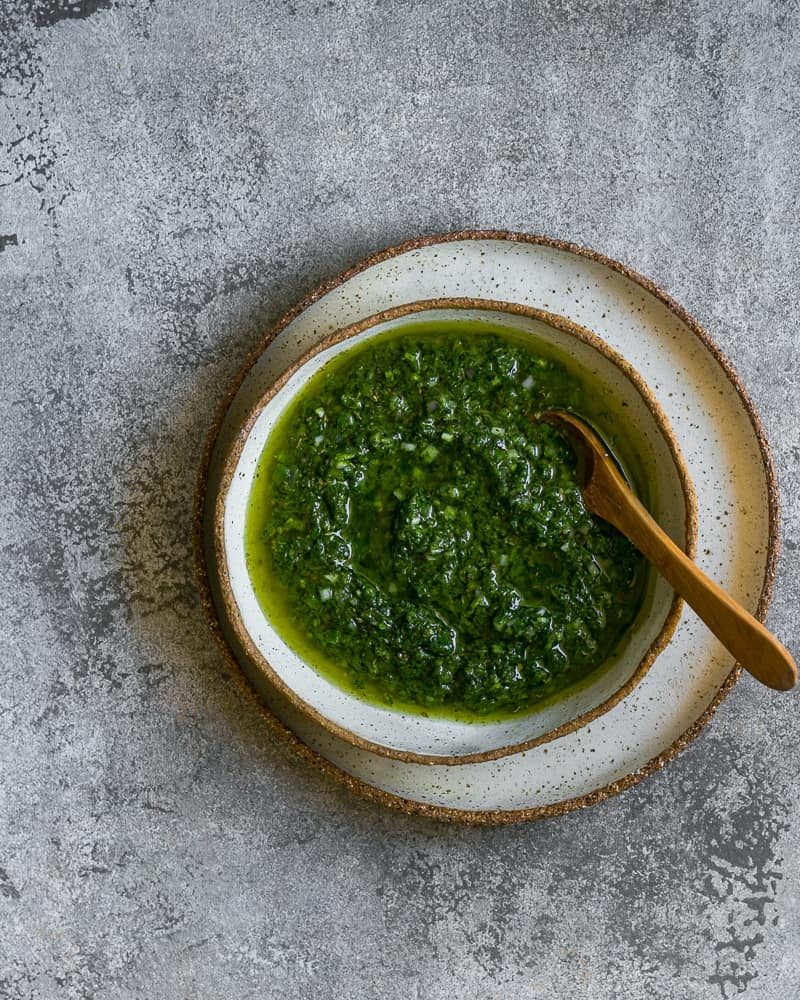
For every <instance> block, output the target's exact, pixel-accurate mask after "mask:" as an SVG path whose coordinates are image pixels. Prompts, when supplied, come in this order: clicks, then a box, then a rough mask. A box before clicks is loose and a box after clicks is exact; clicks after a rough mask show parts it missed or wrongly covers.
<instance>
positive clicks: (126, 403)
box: [0, 0, 800, 1000]
mask: <svg viewBox="0 0 800 1000" xmlns="http://www.w3.org/2000/svg"><path fill="white" fill-rule="evenodd" d="M467 7H469V8H470V9H467ZM799 37H800V4H798V2H797V0H793V2H788V3H775V4H772V3H765V2H757V0H743V2H740V3H737V4H728V3H725V2H723V0H715V2H709V3H698V2H686V3H685V2H680V0H669V2H663V0H645V2H637V3H632V2H631V3H625V2H619V3H596V2H588V0H585V2H561V3H559V2H556V0H551V2H541V3H522V2H517V0H508V2H503V3H496V4H495V3H490V4H472V5H461V4H458V3H455V2H452V0H439V2H436V0H418V2H404V0H396V2H394V3H388V2H386V3H375V4H371V3H368V2H365V0H353V2H349V0H348V2H342V0H327V2H318V3H314V4H306V3H303V2H302V0H294V2H285V3H279V2H267V0H192V2H191V3H183V2H180V0H138V2H137V0H124V2H102V0H83V2H81V0H75V2H71V3H70V2H66V0H0V75H2V80H0V145H1V146H2V154H0V155H1V156H2V159H0V250H2V253H0V316H2V319H0V350H1V352H2V353H1V355H0V381H1V382H2V393H1V394H0V410H1V417H0V419H1V420H2V434H1V435H0V463H1V465H0V498H1V499H0V507H1V509H2V522H1V526H0V530H1V531H2V542H1V550H2V585H1V586H0V604H1V607H0V632H1V634H2V685H1V686H0V997H2V998H3V1000H45V998H48V1000H49V998H56V997H58V998H61V997H65V998H87V1000H88V998H104V1000H105V998H109V1000H111V998H114V1000H132V998H159V997H165V998H196V997H212V998H215V997H219V998H232V1000H239V998H250V997H253V998H255V997H287V998H315V1000H316V998H320V1000H327V998H331V1000H333V998H336V1000H342V998H354V1000H372V998H381V1000H383V998H385V1000H401V998H402V1000H407V998H408V1000H413V998H415V1000H451V998H453V997H468V998H471V997H480V998H482V1000H500V998H503V1000H506V998H508V1000H533V998H537V1000H538V998H552V997H564V998H570V1000H573V998H574V1000H584V998H587V1000H606V998H619V1000H629V998H630V1000H639V998H644V997H648V998H649V997H658V998H660V1000H694V998H703V1000H705V998H717V997H733V996H746V997H748V998H753V1000H756V998H757V1000H762V998H764V1000H785V998H789V1000H791V998H794V997H798V996H800V904H799V903H798V894H800V796H799V795H798V792H800V782H799V781H798V777H797V772H798V765H799V764H800V739H798V737H800V720H798V701H797V698H796V697H791V696H790V697H778V696H775V695H772V694H770V693H769V692H767V691H765V690H761V689H759V688H758V687H757V686H756V684H755V683H753V682H750V681H749V680H745V681H743V682H742V683H741V684H740V685H739V686H738V688H737V690H736V691H735V693H734V695H733V696H732V697H731V698H730V699H729V700H728V702H727V703H726V704H725V705H724V707H723V708H722V710H721V711H720V713H719V715H718V717H717V718H716V720H715V721H714V723H713V726H712V727H711V728H710V729H709V730H708V731H707V732H706V733H705V734H704V735H703V737H702V738H701V739H700V741H699V742H698V743H696V744H695V745H694V746H693V747H692V748H691V749H690V750H689V751H688V752H687V753H686V754H684V755H683V756H682V757H681V758H680V759H679V760H678V761H677V762H675V763H673V764H672V765H671V766H670V767H669V769H668V770H667V771H666V772H664V773H662V774H660V775H658V776H656V777H654V778H651V779H650V780H649V781H647V782H646V783H645V784H643V785H641V786H640V787H639V788H637V789H634V790H632V791H629V792H627V793H626V794H624V795H623V796H621V797H620V798H618V799H616V800H613V801H610V802H607V803H605V804H604V805H602V806H599V807H597V808H595V809H591V810H585V811H584V812H581V813H577V814H575V815H571V816H568V817H565V818H562V819H558V820H554V821H550V822H547V823H543V824H539V825H532V826H522V827H516V828H507V829H496V830H480V829H477V830H476V829H459V828H448V827H444V826H437V825H435V824H433V823H430V822H427V821H423V820H420V819H408V818H403V817H400V816H397V815H395V814H393V813H391V812H388V811H383V810H381V809H380V808H378V807H376V806H372V805H369V804H367V803H365V802H362V801H359V800H357V799H354V798H352V797H350V796H349V795H348V794H347V793H345V792H344V791H342V790H340V789H339V788H337V787H333V786H331V785H329V784H328V783H326V782H325V781H324V780H323V779H322V778H321V777H320V776H318V775H317V774H315V773H314V772H312V771H310V770H309V769H307V768H306V767H305V766H304V765H303V764H301V763H300V762H298V761H297V760H295V759H294V758H293V757H292V756H291V754H290V753H289V751H288V750H286V749H285V748H284V747H283V745H282V744H281V743H280V742H278V741H276V740H275V738H273V737H272V736H271V735H270V733H269V732H268V731H266V729H265V727H264V725H263V724H262V723H261V721H260V720H259V717H258V716H257V714H256V712H255V711H254V709H253V708H252V707H251V705H250V704H249V703H248V702H247V701H246V700H245V699H244V698H243V697H242V695H240V693H239V692H238V690H237V688H236V686H235V684H234V682H233V681H232V679H231V677H230V676H229V674H228V672H227V670H226V669H225V666H224V665H223V663H222V661H221V658H220V656H219V654H218V653H217V651H216V650H215V648H214V647H213V645H212V644H211V642H210V641H209V638H208V635H207V632H206V629H205V626H204V623H203V620H202V617H201V613H200V609H199V606H198V601H197V597H196V595H195V590H194V586H193V581H192V563H191V554H190V550H189V547H188V544H187V534H188V526H189V519H190V508H191V500H192V487H193V480H194V474H195V468H196V465H197V462H198V458H199V455H200V449H201V442H202V440H203V435H204V432H205V429H206V426H207V424H208V422H209V418H210V415H211V413H212V411H213V410H214V408H215V406H216V405H217V403H218V401H219V399H220V397H221V394H222V393H223V390H224V388H225V386H226V383H227V382H228V380H229V378H230V377H231V375H232V373H233V372H234V371H235V370H236V368H237V367H238V366H239V364H240V363H241V361H242V358H243V356H244V355H245V354H246V352H247V351H248V349H249V348H250V346H251V345H252V344H253V343H254V342H255V340H256V338H257V336H258V332H259V331H260V330H262V329H263V327H264V324H265V323H267V322H269V321H270V320H272V319H274V318H275V317H277V316H278V315H279V314H280V313H281V312H282V310H284V309H285V308H286V307H287V306H288V305H289V304H290V303H292V302H293V301H294V300H296V299H297V298H298V297H299V296H301V295H302V294H303V293H304V292H305V291H307V290H308V289H309V288H311V287H312V286H313V285H314V284H316V283H317V282H318V281H320V280H321V279H322V278H323V277H325V276H327V275H330V274H332V273H335V272H336V271H337V270H339V269H341V268H342V267H343V266H345V265H347V264H349V263H352V262H354V261H355V260H357V259H358V258H359V257H361V256H362V255H364V254H365V253H366V252H368V251H372V250H375V249H378V248H381V247H383V246H385V245H388V244H391V243H394V242H398V241H400V240H402V239H404V238H407V237H410V236H412V235H415V234H417V233H421V232H422V233H424V232H435V231H440V230H446V229H455V228H462V227H468V226H492V227H508V228H514V229H522V230H531V231H539V232H546V233H549V234H552V235H556V236H561V237H565V238H570V239H574V240H577V241H580V242H583V243H586V244H588V245H590V246H594V247H596V248H598V249H601V250H603V251H605V252H606V253H608V254H610V255H612V256H614V257H618V258H620V259H622V260H624V261H626V262H629V263H630V264H632V265H633V266H634V267H636V268H638V269H639V270H641V271H643V272H644V273H646V274H648V275H650V276H651V277H653V278H655V279H656V280H657V281H658V282H659V283H660V284H662V285H663V286H664V287H666V288H667V289H669V290H670V291H671V292H672V293H673V294H674V295H675V296H676V297H677V298H678V299H679V300H680V301H682V302H683V303H685V304H686V305H687V306H688V307H689V308H690V309H691V310H692V311H693V312H694V313H695V314H696V315H697V316H698V317H699V318H700V319H701V320H702V321H703V322H704V323H705V324H706V325H707V326H708V327H709V329H710V330H711V331H712V333H713V334H714V335H715V336H716V338H717V339H718V340H719V342H720V343H721V344H722V345H723V346H724V348H725V350H726V351H727V352H728V353H729V354H730V355H731V356H732V358H733V359H734V361H735V363H736V364H737V365H738V367H739V369H740V371H741V372H742V374H743V376H744V379H745V381H746V383H747V385H748V386H749V388H750V389H751V391H752V394H753V396H754V398H755V400H756V402H757V404H758V406H759V407H760V409H761V412H762V414H763V416H764V419H765V422H766V426H767V429H768V431H769V434H770V436H771V439H772V442H773V444H774V449H775V457H776V461H777V466H778V471H779V475H780V481H781V486H782V490H783V496H784V504H785V511H784V539H785V542H784V556H783V559H782V562H781V571H780V576H779V579H778V585H777V592H776V597H775V600H774V604H773V610H772V612H771V616H770V620H771V622H772V624H773V626H774V627H775V628H776V629H777V630H778V631H779V632H780V633H781V634H782V636H783V637H784V639H785V640H786V641H787V642H788V643H789V644H790V645H792V646H794V648H795V649H796V648H797V644H798V617H797V606H798V599H800V577H798V573H797V569H796V563H795V560H796V555H797V547H798V544H800V509H799V508H798V501H797V495H798V487H800V412H799V410H800V407H799V406H798V404H799V403H800V394H799V393H798V380H799V379H800V359H799V358H798V346H799V345H800V335H798V320H799V319H800V315H799V311H798V284H800V265H799V264H798V260H799V259H800V241H799V240H798V200H799V198H800V170H798V165H797V155H798V149H799V148H800V134H799V133H800V112H798V96H799V95H800V61H799V60H800V46H798V38H799Z"/></svg>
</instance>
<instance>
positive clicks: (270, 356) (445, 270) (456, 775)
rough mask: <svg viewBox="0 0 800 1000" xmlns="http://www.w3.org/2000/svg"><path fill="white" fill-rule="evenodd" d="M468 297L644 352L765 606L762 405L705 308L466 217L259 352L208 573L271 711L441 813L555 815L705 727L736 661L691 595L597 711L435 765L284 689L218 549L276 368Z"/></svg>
mask: <svg viewBox="0 0 800 1000" xmlns="http://www.w3.org/2000/svg"><path fill="white" fill-rule="evenodd" d="M463 296H467V297H473V298H492V299H499V300H505V301H509V302H515V303H519V304H521V305H526V306H533V307H536V308H539V309H543V310H546V311H548V312H551V313H555V314H558V315H561V316H564V317H566V318H567V319H568V320H571V321H572V322H574V323H578V324H581V325H582V326H585V327H588V328H589V329H590V330H593V331H594V332H595V333H596V334H598V335H599V336H600V337H602V338H603V339H604V340H605V341H606V342H607V343H608V344H610V346H611V347H612V348H614V349H615V350H616V351H618V352H619V353H620V354H621V355H622V356H623V357H624V358H625V359H626V360H627V361H629V362H630V364H631V365H633V367H634V368H635V369H636V370H637V371H638V372H639V373H640V374H641V375H642V377H643V378H644V380H645V382H646V383H647V384H648V385H649V387H650V389H651V390H652V392H653V393H654V395H655V397H656V398H657V400H658V402H659V403H660V404H661V407H662V408H663V410H664V412H665V413H666V415H667V417H668V419H669V421H670V423H671V425H672V428H673V430H674V432H675V435H676V437H677V439H678V442H679V444H680V446H681V448H682V449H683V454H684V458H685V460H686V464H687V466H688V469H689V473H690V475H691V477H692V479H693V481H694V485H695V489H696V493H697V507H698V516H699V520H698V532H699V534H698V545H697V550H698V553H699V555H698V562H699V564H700V565H701V567H702V568H703V569H704V570H705V571H706V572H708V573H709V574H711V575H712V576H713V577H714V578H715V579H717V580H718V581H719V582H720V583H721V584H722V586H723V587H725V588H726V589H727V590H729V591H730V592H731V593H732V594H733V595H734V597H736V598H737V599H738V600H739V601H741V602H742V603H743V604H744V605H745V607H747V608H748V609H749V610H751V611H753V612H754V613H756V614H757V615H758V616H759V617H762V618H763V616H764V614H765V612H766V608H767V604H768V600H769V594H770V590H771V586H772V581H773V577H774V572H775V562H776V556H777V520H778V514H777V491H776V486H775V478H774V473H773V470H772V464H771V460H770V456H769V450H768V447H767V444H766V441H765V439H764V436H763V433H762V430H761V426H760V424H759V421H758V418H757V416H756V414H755V412H754V410H753V407H752V404H751V402H750V400H749V399H748V397H747V395H746V393H745V391H744V389H743V388H742V386H741V384H740V382H739V379H738V377H737V375H736V373H735V371H734V370H733V368H732V367H731V365H730V364H729V362H727V361H726V359H725V358H724V357H723V356H722V355H721V353H720V352H719V350H718V349H717V348H716V346H715V345H714V344H713V343H712V342H711V341H710V339H709V338H708V335H707V334H706V333H705V332H704V331H703V330H702V328H701V327H700V326H699V325H698V324H697V322H696V321H695V320H694V319H692V317H690V316H689V315H688V314H687V313H686V312H685V310H683V309H682V308H681V307H680V306H678V305H677V304H676V303H675V302H673V301H672V300H671V299H670V298H669V297H668V296H667V295H666V294H664V293H663V292H661V291H660V290H659V289H658V288H656V287H655V286H654V285H653V284H652V283H650V282H649V281H647V280H646V279H644V278H642V277H641V276H639V275H637V274H635V273H633V272H631V271H630V270H628V269H626V268H625V267H624V266H623V265H621V264H618V263H617V262H615V261H611V260H609V259H607V258H605V257H602V256H600V255H598V254H595V253H592V252H591V251H587V250H585V249H583V248H580V247H577V246H574V245H572V244H565V243H560V242H557V241H553V240H549V239H547V238H544V237H538V236H523V235H519V234H511V233H501V232H467V233H456V234H451V235H447V236H441V237H429V238H426V239H422V240H418V241H414V242H412V243H409V244H405V245H403V246H400V247H396V248H393V249H391V250H387V251H385V252H383V253H381V254H378V255H376V256H375V257H372V258H369V259H368V260H366V261H363V262H362V263H361V264H359V265H357V266H356V267H354V268H353V269H351V270H350V271H348V272H346V273H345V274H343V275H341V276H340V277H338V278H336V279H334V280H333V281H331V282H330V283H329V284H327V285H326V286H324V287H322V288H320V289H318V290H317V291H316V292H315V293H313V294H312V295H311V296H309V298H308V299H306V300H305V301H304V302H303V303H301V305H300V306H298V307H297V308H296V309H294V310H293V311H292V312H291V313H289V314H288V315H287V316H286V317H284V319H283V320H282V321H281V322H280V323H279V324H278V326H277V327H276V329H275V330H273V331H272V332H271V333H270V334H269V335H268V336H267V338H266V339H265V341H264V342H263V343H262V344H261V345H260V346H259V348H258V350H257V351H256V352H255V353H254V355H252V356H251V357H250V358H249V359H248V361H247V363H246V365H245V367H244V369H243V370H242V372H241V373H240V375H239V377H238V378H237V380H236V383H235V385H234V386H233V387H232V388H231V392H230V394H229V396H228V398H227V400H226V401H225V405H224V407H223V408H222V410H221V412H220V414H219V417H218V419H217V421H216V422H215V425H214V427H213V428H212V431H211V433H210V436H209V440H208V445H207V449H206V454H205V458H204V462H203V468H202V469H201V475H200V483H199V487H198V504H197V533H198V538H197V541H198V556H199V558H198V569H199V575H200V581H201V587H202V590H203V594H204V598H205V601H206V606H207V609H208V611H209V615H210V617H211V619H212V622H213V624H214V628H215V630H216V632H217V634H218V636H219V637H220V639H221V640H222V641H223V643H224V645H225V648H226V651H227V652H228V653H229V654H230V656H231V658H232V660H233V662H234V663H236V664H238V666H239V667H240V668H241V670H242V671H243V674H244V675H245V676H246V677H247V678H248V679H249V681H250V683H251V684H252V685H253V686H254V688H256V689H257V691H258V693H259V695H260V697H261V700H262V703H265V704H268V705H269V708H266V707H265V714H266V716H267V718H268V720H269V721H270V723H271V725H273V727H274V728H275V729H276V730H277V731H278V732H280V733H281V734H282V735H283V736H284V737H285V738H286V739H287V740H288V741H290V742H291V743H292V745H293V746H294V747H295V748H296V749H297V751H298V752H299V753H300V754H301V755H303V756H304V757H306V758H307V759H308V760H309V761H311V762H312V763H314V764H315V765H316V766H317V767H319V768H321V769H322V770H323V771H325V772H326V773H327V774H329V775H331V776H332V777H334V778H336V779H338V780H340V781H343V782H345V783H346V784H348V785H349V786H350V787H351V788H353V789H354V790H355V791H358V792H360V793H361V794H364V795H367V796H369V797H372V798H376V799H379V800H380V801H383V802H385V803H387V804H390V805H394V806H398V807H400V808H403V809H405V810H407V811H415V812H422V813H427V814H430V815H433V816H436V817H438V818H441V819H450V820H461V821H465V822H484V823H490V822H510V821H515V820H521V819H535V818H539V817H542V816H548V815H554V814H558V813H560V812H565V811H567V810H570V809H574V808H579V807H581V806H584V805H589V804H591V803H592V802H596V801H599V800H600V799H602V798H605V797H607V796H608V795H611V794H614V793H616V792H618V791H621V790H622V789H623V788H625V787H628V786H629V785H631V784H634V783H635V782H637V781H639V780H641V778H642V777H644V776H645V775H647V774H649V773H651V772H652V771H654V770H656V769H658V768H659V767H661V766H663V764H664V763H666V762H667V761H668V760H669V759H671V758H672V757H673V756H675V754H676V753H678V752H679V751H680V750H681V749H682V747H683V746H685V745H686V743H688V742H689V740H691V739H692V738H693V737H694V736H695V735H696V733H697V732H698V731H699V730H700V728H702V726H703V725H704V724H705V722H707V721H708V719H709V718H710V716H711V714H712V713H713V711H714V709H715V708H716V706H717V705H718V704H719V702H720V701H721V700H722V698H723V697H724V695H725V693H726V692H727V691H728V690H729V689H730V687H731V686H732V685H733V683H734V682H735V680H736V677H737V676H738V668H736V667H735V664H734V663H733V661H732V657H731V656H730V655H729V654H727V653H726V652H725V650H723V649H722V647H721V646H720V644H719V643H718V642H717V641H716V640H715V639H714V638H713V637H712V636H711V635H710V634H709V633H708V632H707V631H706V630H705V628H704V627H703V626H702V625H701V624H700V623H699V621H698V620H697V619H696V618H695V616H694V614H693V613H692V612H691V611H689V610H686V609H685V610H684V611H683V614H682V617H681V619H680V622H679V625H678V629H677V631H676V634H675V636H674V638H673V640H672V642H671V643H670V645H669V647H668V648H667V649H666V650H665V652H663V653H662V655H661V656H660V657H659V658H658V659H657V660H656V661H655V663H654V665H653V666H652V667H651V668H650V670H649V672H648V673H647V674H646V676H645V677H644V678H643V679H642V680H641V682H640V683H639V685H638V686H637V687H635V688H634V690H633V691H632V692H631V693H630V694H629V695H628V696H627V697H626V698H625V699H623V700H622V701H621V702H619V703H618V704H617V705H616V706H615V707H614V708H612V709H611V710H610V711H609V712H607V713H606V714H604V715H603V716H601V717H600V718H598V719H596V720H595V721H594V722H592V723H590V724H588V725H586V726H584V727H583V728H581V729H578V730H576V731H574V732H570V733H567V734H566V735H564V736H562V737H560V738H559V739H557V740H555V741H553V742H550V743H548V744H546V745H542V746H537V747H534V748H533V749H530V750H527V751H525V752H521V753H516V754H512V755H510V756H507V757H504V758H502V759H499V760H494V761H488V762H482V763H474V764H463V763H462V764H459V765H456V766H452V765H450V766H447V765H442V764H424V763H415V762H412V761H407V760H392V759H389V758H386V757H383V756H378V755H376V754H374V753H371V752H370V751H368V750H366V749H361V748H359V747H356V746H353V745H352V744H351V743H347V742H345V741H344V740H342V739H340V738H339V737H337V736H335V735H333V734H332V733H330V732H328V731H327V730H326V729H324V728H322V727H321V726H320V725H319V723H318V722H315V721H314V719H313V718H311V717H309V716H308V715H305V714H301V713H300V712H298V711H297V709H296V708H294V707H293V706H292V705H291V704H290V703H289V702H288V701H287V700H286V699H285V698H283V697H282V696H281V695H280V693H279V692H278V691H276V690H275V689H274V688H272V687H271V686H270V685H269V682H268V681H267V680H266V679H265V677H264V674H263V673H262V672H260V671H259V670H258V669H257V668H255V666H254V665H253V664H252V663H251V662H250V661H249V659H248V657H247V656H246V654H245V652H244V650H243V649H242V648H240V647H239V646H238V645H237V642H236V639H235V637H234V635H233V631H232V629H231V628H230V625H229V623H228V622H227V621H226V620H225V617H224V614H223V612H222V611H221V608H222V605H221V602H220V600H219V587H218V579H217V573H216V565H215V561H214V546H213V517H212V516H210V515H211V514H213V510H214V505H215V502H216V497H217V494H218V491H219V487H220V477H221V472H222V464H223V459H224V457H225V455H226V454H227V453H228V452H229V450H230V448H231V445H232V444H233V441H234V439H235V437H236V435H237V434H238V433H239V430H240V428H241V427H242V425H243V423H244V422H245V420H246V418H247V415H248V413H249V412H250V410H251V408H252V407H253V405H254V404H255V403H256V402H257V400H258V399H259V397H260V396H261V395H262V394H263V392H264V390H265V389H266V388H267V387H268V386H269V385H270V384H271V382H273V381H274V379H275V378H276V376H277V375H279V374H280V373H281V372H282V371H283V370H285V369H286V368H288V367H289V366H291V365H292V364H293V363H295V362H296V361H297V360H298V359H299V358H300V357H301V356H302V355H304V354H305V353H306V352H307V351H308V350H309V349H310V348H312V347H313V346H314V345H316V344H317V343H319V342H320V341H322V340H323V339H325V338H326V337H327V336H329V335H330V334H331V333H332V332H333V331H335V330H337V329H339V328H341V327H343V326H347V325H349V324H351V323H354V322H357V321H358V320H360V319H363V318H365V317H367V316H370V315H372V314H373V313H376V312H380V311H381V310H384V309H388V308H392V307H395V306H398V305H402V304H404V303H409V302H414V301H417V300H420V299H435V298H447V297H463ZM743 540H746V542H745V541H743Z"/></svg>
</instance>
